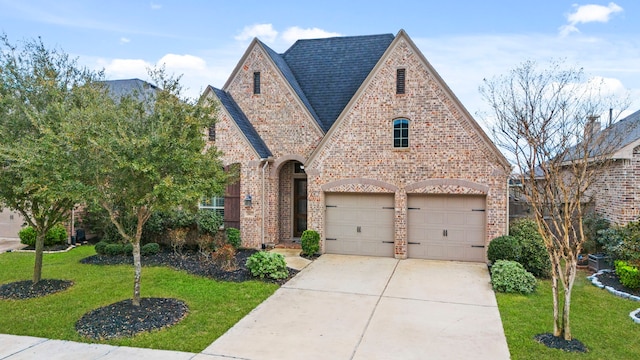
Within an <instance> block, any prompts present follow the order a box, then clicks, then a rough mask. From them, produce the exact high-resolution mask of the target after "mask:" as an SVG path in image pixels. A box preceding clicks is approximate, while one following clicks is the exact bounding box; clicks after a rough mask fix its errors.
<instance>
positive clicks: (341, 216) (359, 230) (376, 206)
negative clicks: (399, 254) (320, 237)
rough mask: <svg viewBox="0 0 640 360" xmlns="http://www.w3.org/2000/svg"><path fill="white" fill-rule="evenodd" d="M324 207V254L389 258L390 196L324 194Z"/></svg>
mask: <svg viewBox="0 0 640 360" xmlns="http://www.w3.org/2000/svg"><path fill="white" fill-rule="evenodd" d="M325 205H326V217H325V227H326V231H325V232H326V237H325V251H326V252H327V253H330V254H350V255H370V256H390V257H392V256H393V254H394V251H393V249H394V246H393V238H394V230H393V229H394V227H393V219H394V199H393V195H387V194H384V195H383V194H380V195H378V194H344V193H340V194H337V193H336V194H327V195H326V196H325Z"/></svg>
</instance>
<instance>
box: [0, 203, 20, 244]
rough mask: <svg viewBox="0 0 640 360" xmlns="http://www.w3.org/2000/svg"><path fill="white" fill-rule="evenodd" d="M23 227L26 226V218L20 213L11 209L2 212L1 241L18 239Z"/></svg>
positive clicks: (0, 214) (0, 220)
mask: <svg viewBox="0 0 640 360" xmlns="http://www.w3.org/2000/svg"><path fill="white" fill-rule="evenodd" d="M22 225H24V218H23V217H22V215H21V214H20V213H19V212H17V211H12V210H9V209H1V210H0V239H17V238H18V233H19V232H20V230H22Z"/></svg>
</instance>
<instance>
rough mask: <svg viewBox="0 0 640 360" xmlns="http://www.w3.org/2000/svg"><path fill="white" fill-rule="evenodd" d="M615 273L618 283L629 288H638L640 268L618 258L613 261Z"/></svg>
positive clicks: (639, 286)
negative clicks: (618, 279)
mask: <svg viewBox="0 0 640 360" xmlns="http://www.w3.org/2000/svg"><path fill="white" fill-rule="evenodd" d="M615 267H616V275H618V277H619V278H620V283H621V284H622V285H624V286H626V287H628V288H630V289H637V288H640V270H638V268H637V267H635V266H632V265H630V264H628V263H627V262H625V261H622V260H618V261H616V263H615Z"/></svg>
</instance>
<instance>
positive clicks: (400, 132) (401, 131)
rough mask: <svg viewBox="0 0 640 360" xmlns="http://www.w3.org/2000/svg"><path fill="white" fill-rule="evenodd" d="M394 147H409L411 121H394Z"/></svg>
mask: <svg viewBox="0 0 640 360" xmlns="http://www.w3.org/2000/svg"><path fill="white" fill-rule="evenodd" d="M393 147H394V148H399V149H402V148H408V147H409V120H407V119H396V120H393Z"/></svg>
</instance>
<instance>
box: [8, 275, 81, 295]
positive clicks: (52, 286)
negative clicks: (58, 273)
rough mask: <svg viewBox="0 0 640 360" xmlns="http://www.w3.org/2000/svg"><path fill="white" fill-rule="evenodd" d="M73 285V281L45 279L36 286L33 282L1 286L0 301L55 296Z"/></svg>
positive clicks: (27, 281)
mask: <svg viewBox="0 0 640 360" xmlns="http://www.w3.org/2000/svg"><path fill="white" fill-rule="evenodd" d="M71 285H73V281H68V280H54V279H43V280H40V281H38V282H37V283H36V284H35V285H33V282H32V281H31V280H24V281H16V282H12V283H8V284H4V285H2V286H0V299H13V300H24V299H32V298H37V297H41V296H46V295H49V294H54V293H57V292H60V291H63V290H66V289H67V288H69V287H71Z"/></svg>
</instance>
